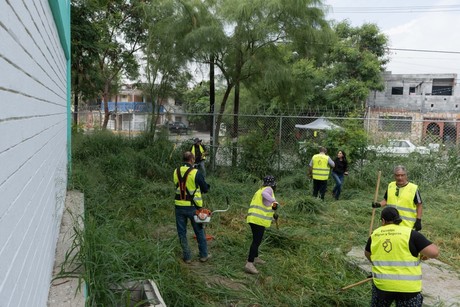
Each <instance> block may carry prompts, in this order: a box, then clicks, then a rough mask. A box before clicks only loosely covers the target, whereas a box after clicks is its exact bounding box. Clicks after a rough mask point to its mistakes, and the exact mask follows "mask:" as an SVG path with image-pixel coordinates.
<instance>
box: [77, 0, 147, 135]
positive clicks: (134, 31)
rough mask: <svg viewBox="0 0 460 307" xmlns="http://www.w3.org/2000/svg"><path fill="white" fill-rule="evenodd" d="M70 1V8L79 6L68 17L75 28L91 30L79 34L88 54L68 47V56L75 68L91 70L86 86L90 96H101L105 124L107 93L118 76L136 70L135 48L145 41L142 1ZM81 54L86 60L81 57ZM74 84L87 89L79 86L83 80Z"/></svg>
mask: <svg viewBox="0 0 460 307" xmlns="http://www.w3.org/2000/svg"><path fill="white" fill-rule="evenodd" d="M71 5H72V9H78V10H79V14H78V15H74V17H75V18H72V22H74V23H75V24H76V25H79V26H80V27H79V28H77V30H78V31H80V29H82V27H88V28H89V31H88V33H90V34H91V36H89V37H84V33H85V32H83V33H81V32H80V34H81V35H79V38H80V39H81V40H82V41H84V43H83V42H82V43H81V44H82V45H84V46H86V47H87V48H90V49H91V52H90V55H91V57H87V55H88V54H87V53H86V52H85V51H86V50H83V51H82V50H81V49H80V48H77V49H74V48H72V59H73V60H74V61H75V63H77V64H76V69H75V71H76V72H85V71H87V70H88V71H89V72H90V73H91V80H93V81H94V82H92V83H90V87H91V88H90V89H91V90H94V96H100V97H102V100H103V102H104V121H103V125H102V127H103V128H106V127H107V123H108V120H109V108H108V102H109V99H110V95H111V94H112V93H113V92H114V89H116V88H117V87H118V84H119V80H120V79H121V78H122V77H124V78H128V79H132V80H133V79H136V78H137V76H138V74H139V72H138V68H139V64H138V61H137V59H136V52H137V51H139V50H140V48H141V46H142V45H143V43H144V41H145V29H144V28H143V27H142V25H143V24H144V23H142V22H141V21H142V18H143V14H142V7H143V5H144V1H142V0H111V1H104V0H72V4H71ZM90 25H91V26H90ZM72 27H73V25H72ZM73 33H75V32H73ZM74 42H75V40H74ZM72 47H73V46H72ZM82 57H83V59H82ZM85 57H86V60H88V61H85ZM94 57H97V59H96V60H95V58H94ZM79 75H80V74H77V75H76V77H77V76H79ZM78 84H79V87H78V88H77V89H78V91H80V92H83V91H85V92H88V91H89V90H84V89H82V87H83V86H86V83H85V84H83V83H82V82H81V81H79V82H78Z"/></svg>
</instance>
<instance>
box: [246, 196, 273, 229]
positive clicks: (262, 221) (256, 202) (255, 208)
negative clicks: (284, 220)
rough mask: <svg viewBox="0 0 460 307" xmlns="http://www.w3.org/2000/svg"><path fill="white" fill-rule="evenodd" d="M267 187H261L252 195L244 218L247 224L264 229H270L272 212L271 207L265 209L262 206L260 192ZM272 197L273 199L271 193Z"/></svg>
mask: <svg viewBox="0 0 460 307" xmlns="http://www.w3.org/2000/svg"><path fill="white" fill-rule="evenodd" d="M266 188H267V187H262V188H260V189H259V190H257V192H256V193H255V194H254V196H253V197H252V200H251V205H250V206H249V210H248V216H247V218H246V222H247V223H252V224H256V225H260V226H264V227H270V225H271V224H272V220H273V210H272V207H267V206H265V205H264V202H263V199H262V192H263V191H264V189H266ZM272 197H273V198H275V194H274V193H273V191H272Z"/></svg>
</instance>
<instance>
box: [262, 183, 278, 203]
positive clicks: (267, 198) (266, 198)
mask: <svg viewBox="0 0 460 307" xmlns="http://www.w3.org/2000/svg"><path fill="white" fill-rule="evenodd" d="M272 195H273V189H272V187H265V189H264V190H263V191H262V201H263V203H264V205H265V206H266V207H271V205H272V204H273V203H274V202H276V199H275V198H273V197H272Z"/></svg>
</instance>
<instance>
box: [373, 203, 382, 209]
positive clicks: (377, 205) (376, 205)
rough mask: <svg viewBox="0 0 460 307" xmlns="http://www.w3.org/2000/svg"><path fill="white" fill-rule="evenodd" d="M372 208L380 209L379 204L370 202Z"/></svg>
mask: <svg viewBox="0 0 460 307" xmlns="http://www.w3.org/2000/svg"><path fill="white" fill-rule="evenodd" d="M371 205H372V208H380V207H382V205H381V204H380V203H379V202H372V204H371Z"/></svg>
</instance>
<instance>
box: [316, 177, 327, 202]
mask: <svg viewBox="0 0 460 307" xmlns="http://www.w3.org/2000/svg"><path fill="white" fill-rule="evenodd" d="M326 189H327V180H317V179H313V197H318V193H319V196H320V197H321V199H322V200H324V195H325V194H326Z"/></svg>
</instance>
